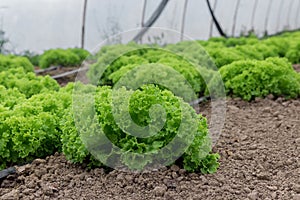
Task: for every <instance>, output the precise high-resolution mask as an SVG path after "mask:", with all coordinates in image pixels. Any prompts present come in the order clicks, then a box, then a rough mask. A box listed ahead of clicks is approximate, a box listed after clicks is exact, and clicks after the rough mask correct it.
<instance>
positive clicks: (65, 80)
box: [36, 67, 78, 86]
mask: <svg viewBox="0 0 300 200" xmlns="http://www.w3.org/2000/svg"><path fill="white" fill-rule="evenodd" d="M36 69H38V68H36ZM76 69H78V67H58V68H56V69H55V70H51V71H47V72H43V73H39V74H38V75H42V76H45V75H49V76H55V75H59V74H63V73H65V72H69V71H73V70H76ZM76 75H77V74H72V75H68V76H64V77H61V78H57V79H55V80H56V81H57V82H58V83H59V84H60V85H61V86H65V85H67V83H69V82H74V81H75V78H76Z"/></svg>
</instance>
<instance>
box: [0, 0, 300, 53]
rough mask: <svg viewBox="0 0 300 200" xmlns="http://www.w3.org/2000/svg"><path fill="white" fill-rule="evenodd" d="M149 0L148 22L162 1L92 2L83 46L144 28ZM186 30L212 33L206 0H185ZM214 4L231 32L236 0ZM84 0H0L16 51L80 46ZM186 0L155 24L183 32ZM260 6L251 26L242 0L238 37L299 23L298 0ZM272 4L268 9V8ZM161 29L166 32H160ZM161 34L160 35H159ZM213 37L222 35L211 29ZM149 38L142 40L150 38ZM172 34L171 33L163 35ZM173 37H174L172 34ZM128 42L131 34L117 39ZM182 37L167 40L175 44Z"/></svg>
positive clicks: (248, 3)
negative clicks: (144, 8)
mask: <svg viewBox="0 0 300 200" xmlns="http://www.w3.org/2000/svg"><path fill="white" fill-rule="evenodd" d="M145 1H146V10H145V20H147V19H148V18H149V17H150V16H151V15H152V13H153V12H154V10H155V9H156V7H157V6H158V4H159V3H160V0H126V1H120V0H88V6H87V21H86V37H85V44H86V45H85V48H86V49H88V50H92V49H93V48H94V47H95V46H96V45H97V44H99V43H100V42H101V41H103V40H104V39H105V38H107V37H110V36H112V35H114V34H117V33H120V32H123V31H127V30H132V29H135V28H139V27H141V21H142V11H143V5H144V2H145ZM187 1H188V4H187V10H186V17H185V22H184V23H185V24H184V34H186V35H187V36H189V37H192V38H195V39H207V38H208V37H209V35H210V26H211V16H210V13H209V11H208V8H207V4H206V1H205V0H187ZM215 1H217V3H216V10H215V15H216V17H217V19H218V20H219V22H220V24H221V26H222V27H223V30H224V31H225V32H226V33H227V35H229V36H231V35H232V27H233V23H234V20H233V19H234V14H235V12H236V9H235V8H236V4H237V1H238V0H226V1H225V0H211V4H212V5H214V4H215ZM83 2H84V1H83V0H22V1H20V0H1V1H0V19H1V21H0V28H1V29H3V30H4V31H5V33H6V36H7V37H8V38H9V40H10V46H11V48H12V49H14V50H15V51H17V52H19V51H22V50H31V51H37V52H41V51H43V50H45V49H49V48H57V47H62V48H67V47H75V46H80V41H81V38H80V37H81V24H82V8H83ZM184 2H185V0H170V1H169V3H168V5H167V6H166V8H165V10H164V11H163V12H162V14H161V16H160V17H159V19H158V20H157V21H156V23H155V24H154V26H155V27H163V28H167V29H172V30H176V31H179V32H180V31H181V27H182V16H183V8H184ZM257 2H258V4H257V10H256V12H255V13H256V14H255V17H254V23H253V27H252V25H251V19H252V13H253V8H254V3H255V0H240V5H239V7H238V9H237V20H236V23H235V31H234V33H233V35H234V36H239V35H241V34H242V33H247V32H249V31H250V30H251V29H252V28H253V29H254V31H255V33H256V34H258V35H259V36H262V35H263V34H264V33H265V31H267V33H268V34H274V33H277V32H280V31H283V30H293V29H298V28H299V27H300V19H299V17H300V16H299V14H298V13H299V12H300V0H257ZM268 8H269V12H268ZM162 32H163V31H162ZM157 34H158V35H160V33H157ZM212 35H213V36H218V35H219V34H218V32H217V30H216V28H215V27H214V28H213V32H212ZM147 37H148V36H145V37H144V38H143V41H144V42H147ZM165 37H168V36H165ZM172 37H173V36H172ZM114 39H115V40H116V41H115V42H118V41H122V42H127V41H129V40H130V39H131V38H130V36H128V37H127V38H122V37H119V38H118V37H116V38H114ZM179 40H180V37H174V38H169V41H171V42H177V41H179Z"/></svg>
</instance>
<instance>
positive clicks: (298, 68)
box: [293, 64, 300, 73]
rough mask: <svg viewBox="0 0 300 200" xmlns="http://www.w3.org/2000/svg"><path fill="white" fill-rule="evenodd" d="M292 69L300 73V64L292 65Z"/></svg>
mask: <svg viewBox="0 0 300 200" xmlns="http://www.w3.org/2000/svg"><path fill="white" fill-rule="evenodd" d="M293 67H294V69H295V70H296V71H297V72H299V73H300V64H297V65H293Z"/></svg>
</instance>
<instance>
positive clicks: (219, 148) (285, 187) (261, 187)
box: [0, 98, 300, 200]
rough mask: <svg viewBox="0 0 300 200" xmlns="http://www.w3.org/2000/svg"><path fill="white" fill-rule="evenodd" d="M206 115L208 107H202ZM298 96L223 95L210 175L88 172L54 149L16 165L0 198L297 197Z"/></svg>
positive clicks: (167, 171) (299, 189)
mask: <svg viewBox="0 0 300 200" xmlns="http://www.w3.org/2000/svg"><path fill="white" fill-rule="evenodd" d="M202 109H203V112H204V113H206V114H208V110H209V109H208V106H207V105H206V106H203V108H202ZM299 113H300V99H298V100H290V101H283V100H282V99H280V98H279V99H277V100H276V101H274V100H269V99H265V100H260V99H256V101H255V102H252V103H247V102H243V101H241V100H229V101H228V109H227V118H226V124H225V127H224V131H223V133H222V135H221V137H220V139H219V140H218V143H217V145H216V146H215V147H214V151H215V152H219V153H220V155H221V160H220V162H221V166H220V168H219V170H218V172H217V173H215V174H211V175H201V174H195V173H190V174H189V173H186V172H185V171H184V170H182V169H179V168H178V167H177V166H172V167H171V168H165V169H162V170H159V171H157V172H151V173H145V174H129V173H125V172H118V171H111V172H109V173H106V172H105V171H104V169H102V168H97V169H93V170H91V171H88V170H85V169H84V168H82V167H80V166H77V165H74V164H71V163H70V162H68V161H66V159H65V158H64V156H62V155H59V154H55V155H54V156H50V157H47V158H46V159H45V160H44V159H37V160H35V161H34V162H33V163H32V164H28V165H25V166H22V167H19V168H18V171H19V172H18V174H16V175H10V176H9V177H7V179H5V180H4V181H3V182H2V183H1V187H0V199H3V200H4V199H5V200H8V199H121V200H127V199H180V200H181V199H222V200H223V199H249V200H255V199H270V200H271V199H286V200H292V199H294V200H299V199H300V162H299V160H300V114H299Z"/></svg>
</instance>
